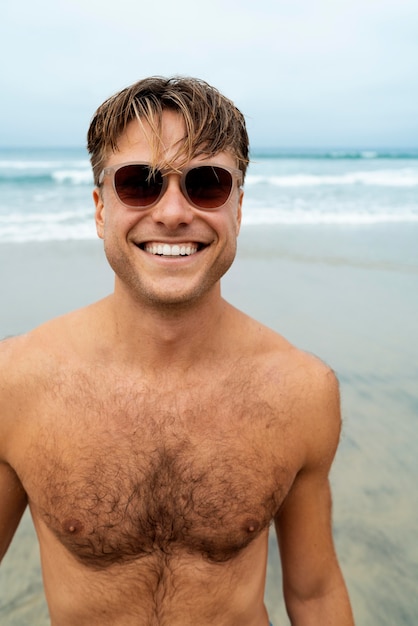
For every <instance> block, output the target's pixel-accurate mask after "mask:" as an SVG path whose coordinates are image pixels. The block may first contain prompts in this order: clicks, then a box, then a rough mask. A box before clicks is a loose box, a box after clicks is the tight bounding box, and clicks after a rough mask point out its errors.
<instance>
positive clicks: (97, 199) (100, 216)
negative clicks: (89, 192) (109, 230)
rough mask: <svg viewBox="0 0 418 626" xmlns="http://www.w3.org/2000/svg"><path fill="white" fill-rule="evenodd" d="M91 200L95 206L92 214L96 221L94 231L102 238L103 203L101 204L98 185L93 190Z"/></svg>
mask: <svg viewBox="0 0 418 626" xmlns="http://www.w3.org/2000/svg"><path fill="white" fill-rule="evenodd" d="M93 201H94V204H95V207H96V211H95V214H94V219H95V222H96V232H97V235H98V237H100V239H103V238H104V222H105V216H104V204H103V199H102V194H101V192H100V189H99V188H98V187H95V188H94V190H93Z"/></svg>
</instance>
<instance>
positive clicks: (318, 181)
mask: <svg viewBox="0 0 418 626" xmlns="http://www.w3.org/2000/svg"><path fill="white" fill-rule="evenodd" d="M246 184H248V185H258V184H268V185H273V186H275V187H318V186H322V185H324V186H332V185H336V186H338V185H370V186H377V187H418V170H416V169H412V168H408V169H403V170H374V171H369V172H360V171H359V172H347V173H345V174H340V175H330V174H323V175H320V174H289V175H282V176H262V175H260V176H257V175H254V176H253V175H251V174H250V175H249V176H248V177H247V179H246Z"/></svg>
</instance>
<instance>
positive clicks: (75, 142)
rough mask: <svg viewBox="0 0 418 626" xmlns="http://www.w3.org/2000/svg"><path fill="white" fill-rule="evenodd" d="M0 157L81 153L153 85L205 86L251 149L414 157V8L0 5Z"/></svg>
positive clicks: (89, 2)
mask: <svg viewBox="0 0 418 626" xmlns="http://www.w3.org/2000/svg"><path fill="white" fill-rule="evenodd" d="M0 53H1V58H2V61H1V71H0V94H1V101H2V102H1V116H0V147H9V146H10V147H14V146H16V147H24V146H84V145H85V136H86V132H87V127H88V125H89V122H90V119H91V117H92V115H93V113H94V111H95V109H96V108H97V107H98V106H99V105H100V104H101V102H103V101H104V100H105V99H106V98H107V97H109V96H110V95H112V94H114V93H115V92H117V91H119V90H120V89H122V88H124V87H126V86H127V85H130V84H132V83H133V82H136V81H137V80H139V79H140V78H144V77H146V76H151V75H161V76H172V75H188V76H197V77H199V78H202V79H204V80H206V81H208V82H209V83H211V84H213V85H214V86H215V87H217V88H218V89H220V90H221V91H222V92H223V93H224V94H225V95H226V96H228V97H229V98H231V99H232V100H233V101H234V102H235V104H236V105H237V106H238V108H239V109H240V110H241V111H242V112H243V113H244V115H245V116H246V119H247V124H248V130H249V134H250V140H251V143H252V145H253V147H254V146H255V147H257V148H269V147H283V148H301V147H304V148H326V147H346V148H350V147H352V148H384V147H392V148H417V147H418V1H417V0H286V1H285V0H251V2H250V1H249V0H209V1H207V2H201V1H200V0H155V1H154V2H151V1H150V0H113V1H112V0H66V1H64V0H36V2H34V1H33V0H5V3H4V4H3V5H2V14H1V19H0Z"/></svg>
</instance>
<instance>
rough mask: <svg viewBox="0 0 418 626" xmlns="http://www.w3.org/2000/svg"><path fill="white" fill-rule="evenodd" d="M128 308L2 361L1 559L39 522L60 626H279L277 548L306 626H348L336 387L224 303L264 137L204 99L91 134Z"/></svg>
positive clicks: (130, 101) (147, 97)
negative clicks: (26, 520)
mask: <svg viewBox="0 0 418 626" xmlns="http://www.w3.org/2000/svg"><path fill="white" fill-rule="evenodd" d="M88 147H89V151H90V153H91V161H92V166H93V172H94V180H95V185H96V186H95V189H94V192H93V197H94V202H95V207H96V225H97V232H98V235H99V237H100V238H102V239H103V241H104V248H105V253H106V256H107V259H108V261H109V263H110V265H111V267H112V268H113V270H114V273H115V288H114V292H113V293H112V294H111V295H110V296H109V297H107V298H105V299H104V300H102V301H100V302H97V303H95V304H93V305H91V306H89V307H87V308H85V309H82V310H79V311H76V312H73V313H71V314H68V315H66V316H64V317H62V318H59V319H56V320H53V321H51V322H49V323H47V324H45V325H43V326H41V327H39V328H37V329H35V330H34V331H32V332H31V333H29V334H27V335H25V336H22V337H18V338H14V339H11V340H8V341H6V342H3V344H2V346H1V349H0V367H1V380H2V382H1V395H0V556H2V555H3V554H4V553H5V552H6V550H7V547H8V545H9V543H10V541H11V540H12V537H13V534H14V532H15V529H16V527H17V525H18V523H19V520H20V518H21V515H22V513H23V511H24V509H25V507H26V505H27V504H29V507H30V511H31V514H32V518H33V521H34V525H35V528H36V531H37V535H38V539H39V544H40V550H41V559H42V568H43V577H44V584H45V593H46V598H47V601H48V606H49V611H50V617H51V624H52V625H53V626H74V625H75V624H77V626H94V625H97V626H133V625H135V626H196V625H199V626H213V625H216V626H268V624H269V618H268V615H267V611H266V608H265V605H264V587H265V577H266V564H267V551H268V550H267V548H268V532H269V527H270V525H271V523H274V524H275V527H276V530H277V534H278V539H279V545H280V554H281V560H282V568H283V581H284V585H283V586H284V597H285V602H286V607H287V610H288V613H289V616H290V620H291V623H292V624H293V625H295V626H296V625H297V626H330V625H338V626H351V625H352V624H353V619H352V614H351V609H350V605H349V600H348V596H347V592H346V587H345V584H344V581H343V578H342V575H341V572H340V568H339V565H338V562H337V558H336V555H335V550H334V546H333V539H332V530H331V496H330V488H329V480H328V474H329V470H330V467H331V464H332V460H333V457H334V454H335V451H336V448H337V445H338V440H339V433H340V414H339V396H338V385H337V382H336V379H335V376H334V374H333V373H332V371H330V370H329V368H327V367H326V366H325V365H324V364H323V363H321V362H320V361H319V360H317V359H315V358H314V357H312V356H309V355H307V354H305V353H304V352H301V351H300V350H298V349H296V348H295V347H293V346H292V345H291V344H289V343H288V342H287V341H286V339H284V338H283V337H282V336H280V335H278V334H276V333H274V332H273V331H271V330H269V329H267V328H265V327H263V326H262V325H261V324H259V323H258V322H256V321H255V320H253V319H251V318H249V317H248V316H246V315H245V314H243V313H241V312H240V311H238V310H236V309H235V308H234V307H232V306H231V305H230V304H228V303H227V302H226V301H225V300H223V298H222V297H221V291H220V279H221V277H222V276H223V275H224V274H225V272H226V271H227V270H228V268H229V267H230V265H231V263H232V262H233V259H234V257H235V253H236V245H237V236H238V233H239V228H240V222H241V211H242V201H243V188H242V186H243V181H244V177H245V172H246V168H247V164H248V138H247V133H246V129H245V122H244V118H243V116H242V114H241V113H240V112H239V111H238V110H237V109H236V107H235V106H234V105H233V103H232V102H231V101H229V100H228V99H227V98H225V97H224V96H222V95H221V94H220V93H219V92H218V91H217V90H216V89H214V88H213V87H211V86H209V85H207V84H206V83H204V82H203V81H199V80H196V79H181V78H179V79H177V78H176V79H163V78H150V79H146V80H143V81H140V82H138V83H136V84H134V85H133V86H131V87H129V88H127V89H125V90H123V91H122V92H120V93H118V94H116V95H115V96H114V97H112V98H110V99H109V100H107V101H106V102H105V103H104V104H103V105H102V106H101V107H99V109H98V110H97V112H96V114H95V116H94V118H93V120H92V123H91V126H90V129H89V134H88Z"/></svg>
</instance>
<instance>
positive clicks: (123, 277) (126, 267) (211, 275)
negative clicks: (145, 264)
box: [105, 244, 236, 313]
mask: <svg viewBox="0 0 418 626" xmlns="http://www.w3.org/2000/svg"><path fill="white" fill-rule="evenodd" d="M105 254H106V258H107V260H108V263H109V265H110V266H111V268H112V269H113V271H114V273H115V275H116V277H117V279H118V280H119V281H120V283H121V284H122V285H123V288H124V291H125V292H127V293H128V294H129V295H130V297H131V298H132V299H133V300H134V301H135V302H137V303H138V304H141V306H145V307H148V308H151V309H155V310H158V311H160V312H167V313H174V312H175V311H178V312H181V311H182V310H188V309H190V308H192V307H193V306H195V305H196V304H197V303H198V302H199V301H201V300H202V299H203V298H204V297H205V295H206V294H208V293H209V292H210V291H211V290H212V289H213V288H214V286H215V285H216V284H217V283H218V282H219V281H220V279H221V278H222V276H224V274H226V272H227V271H228V270H229V268H230V267H231V265H232V263H233V261H234V259H235V255H236V244H235V246H230V248H229V249H228V250H224V252H223V254H222V255H220V256H219V257H218V258H217V259H216V260H215V262H214V263H213V265H212V266H211V267H210V268H209V269H208V271H207V272H205V273H204V274H203V275H202V278H201V280H199V282H194V281H193V279H192V282H194V284H193V285H191V286H189V285H186V284H185V285H184V288H182V289H179V290H177V292H176V291H174V292H173V291H171V292H167V291H163V289H158V288H157V289H155V288H153V287H152V284H150V283H149V281H147V280H143V279H142V278H141V274H140V270H138V268H136V267H135V266H134V264H133V263H132V262H131V260H130V259H129V258H128V257H127V255H126V254H125V253H124V252H123V251H122V250H120V249H115V248H114V247H113V246H106V244H105ZM186 282H187V279H185V283H186Z"/></svg>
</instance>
